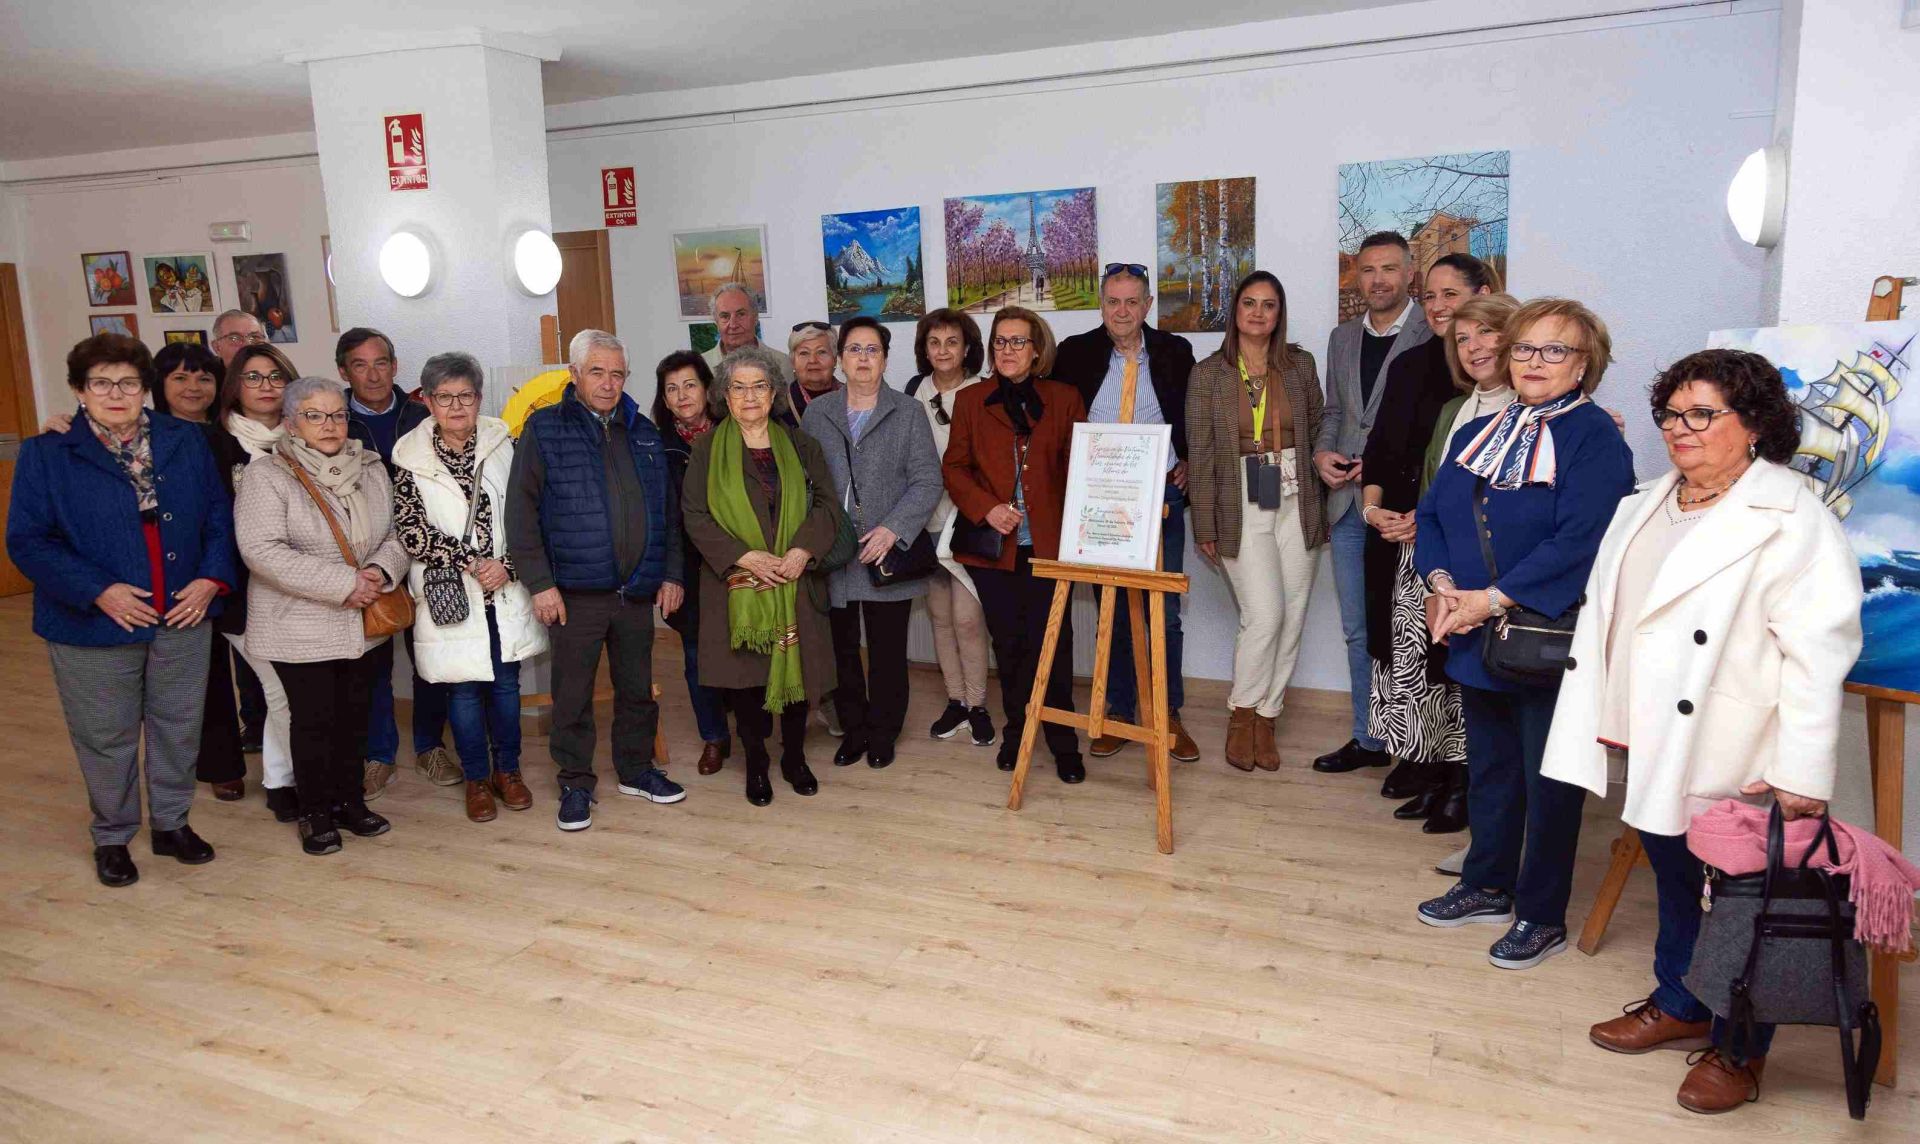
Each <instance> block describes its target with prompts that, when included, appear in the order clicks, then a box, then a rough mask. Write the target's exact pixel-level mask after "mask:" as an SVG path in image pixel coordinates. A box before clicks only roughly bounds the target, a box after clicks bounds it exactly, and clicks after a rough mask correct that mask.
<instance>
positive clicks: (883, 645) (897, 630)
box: [827, 600, 913, 747]
mask: <svg viewBox="0 0 1920 1144" xmlns="http://www.w3.org/2000/svg"><path fill="white" fill-rule="evenodd" d="M863 616H864V617H865V618H866V628H867V659H866V663H865V665H862V664H861V662H860V621H861V618H862V617H863ZM912 616H913V601H912V600H896V601H888V602H884V603H883V602H880V601H877V600H855V601H852V602H850V603H849V604H848V605H847V606H846V607H844V608H833V609H831V610H829V611H828V612H827V621H828V623H829V624H831V625H832V627H833V668H834V671H835V673H836V675H837V678H838V680H839V685H838V686H837V687H835V688H834V689H833V707H834V710H835V711H836V712H838V713H839V715H840V727H841V729H842V730H844V731H845V732H846V733H847V738H848V740H849V741H850V742H853V743H855V744H856V745H857V744H860V743H865V744H867V745H868V746H870V747H879V746H891V745H892V744H893V742H894V741H895V740H897V739H898V738H900V728H901V726H902V725H904V724H905V723H906V721H907V692H908V678H909V677H908V675H907V621H908V620H910V619H911V618H912ZM856 735H857V736H860V737H859V738H857V739H856V738H854V736H856Z"/></svg>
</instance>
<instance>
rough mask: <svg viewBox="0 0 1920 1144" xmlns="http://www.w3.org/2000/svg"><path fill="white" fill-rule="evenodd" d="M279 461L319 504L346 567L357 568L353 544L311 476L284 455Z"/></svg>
mask: <svg viewBox="0 0 1920 1144" xmlns="http://www.w3.org/2000/svg"><path fill="white" fill-rule="evenodd" d="M280 463H281V464H283V465H285V466H286V467H287V468H288V469H290V470H291V471H292V472H293V476H294V479H295V480H297V481H299V482H300V487H301V488H304V489H306V490H307V495H308V496H310V497H312V498H313V503H314V504H315V505H317V506H319V509H320V515H321V516H324V517H326V518H327V527H328V528H330V529H332V530H333V542H334V543H335V544H338V545H339V546H340V558H341V559H343V560H345V561H346V562H347V567H349V568H353V569H356V570H358V569H359V567H360V562H359V561H358V560H355V559H354V558H353V546H352V545H350V544H348V543H347V534H346V532H344V531H343V530H342V529H341V528H340V521H339V519H338V518H336V517H335V516H334V515H333V509H331V508H329V507H327V498H326V497H324V496H321V495H320V489H319V487H318V486H316V485H315V484H314V483H313V478H312V477H309V476H308V475H307V473H306V470H305V469H302V468H301V467H300V466H299V465H298V464H297V463H295V462H293V461H290V460H288V459H287V458H285V457H282V458H280Z"/></svg>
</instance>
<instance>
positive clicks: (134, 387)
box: [87, 377, 146, 397]
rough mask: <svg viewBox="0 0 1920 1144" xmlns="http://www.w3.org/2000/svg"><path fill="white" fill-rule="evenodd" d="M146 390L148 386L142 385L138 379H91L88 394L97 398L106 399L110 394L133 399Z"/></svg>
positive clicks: (88, 384) (88, 380)
mask: <svg viewBox="0 0 1920 1144" xmlns="http://www.w3.org/2000/svg"><path fill="white" fill-rule="evenodd" d="M145 388H146V386H144V385H142V384H140V379H139V378H137V377H119V378H115V377H90V378H88V379H87V392H88V393H91V394H93V395H94V396H95V397H105V396H106V395H107V394H109V393H117V394H120V395H121V396H122V397H132V396H133V395H134V394H136V393H139V392H140V391H141V390H143V389H145Z"/></svg>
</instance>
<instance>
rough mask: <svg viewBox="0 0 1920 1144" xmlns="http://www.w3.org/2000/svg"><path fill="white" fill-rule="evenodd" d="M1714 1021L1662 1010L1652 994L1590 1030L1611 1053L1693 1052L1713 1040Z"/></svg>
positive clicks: (1589, 1034)
mask: <svg viewBox="0 0 1920 1144" xmlns="http://www.w3.org/2000/svg"><path fill="white" fill-rule="evenodd" d="M1712 1029H1713V1022H1711V1021H1682V1020H1680V1019H1679V1018H1678V1017H1673V1016H1669V1015H1668V1014H1666V1013H1662V1012H1661V1011H1660V1007H1659V1006H1658V1005H1655V1004H1654V1003H1653V998H1651V997H1648V998H1646V999H1645V1000H1642V1001H1636V1002H1634V1003H1633V1004H1631V1005H1629V1006H1627V1007H1626V1008H1625V1009H1623V1010H1621V1015H1620V1016H1618V1017H1615V1018H1614V1019H1613V1020H1611V1021H1602V1022H1600V1023H1599V1024H1598V1025H1595V1026H1594V1027H1593V1028H1591V1029H1588V1030H1587V1037H1588V1039H1590V1040H1591V1041H1592V1042H1593V1043H1594V1044H1596V1045H1599V1046H1600V1047H1601V1048H1603V1049H1605V1050H1607V1051H1608V1052H1610V1053H1627V1054H1630V1055H1636V1056H1637V1055H1638V1054H1640V1053H1650V1052H1652V1051H1654V1050H1655V1049H1679V1050H1681V1051H1683V1052H1689V1053H1690V1052H1692V1051H1693V1050H1695V1049H1704V1048H1706V1047H1707V1046H1708V1045H1711V1044H1712V1043H1713V1040H1712V1038H1711V1037H1710V1036H1709V1035H1708V1034H1709V1033H1710V1032H1711V1031H1712Z"/></svg>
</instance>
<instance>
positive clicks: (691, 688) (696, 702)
mask: <svg viewBox="0 0 1920 1144" xmlns="http://www.w3.org/2000/svg"><path fill="white" fill-rule="evenodd" d="M695 590H697V589H695ZM680 643H681V646H682V647H684V648H685V649H686V663H687V699H688V701H689V702H691V703H692V704H693V723H694V726H696V727H698V728H699V729H700V741H701V742H702V743H724V742H727V741H728V740H729V739H730V738H732V736H730V735H729V734H727V696H726V693H725V692H723V691H721V690H720V689H719V688H717V687H702V686H701V685H700V637H699V635H698V634H697V633H693V632H689V633H686V634H685V635H683V636H681V639H680Z"/></svg>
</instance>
